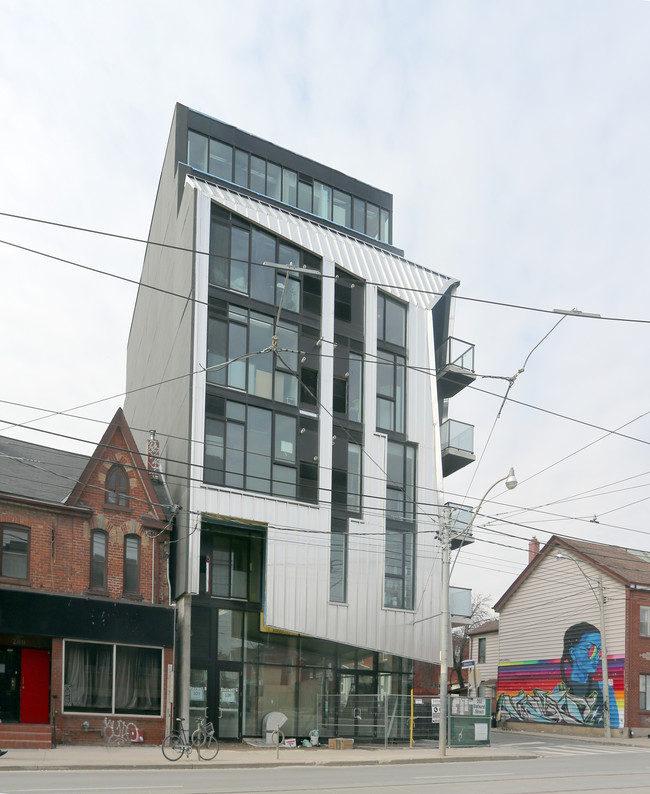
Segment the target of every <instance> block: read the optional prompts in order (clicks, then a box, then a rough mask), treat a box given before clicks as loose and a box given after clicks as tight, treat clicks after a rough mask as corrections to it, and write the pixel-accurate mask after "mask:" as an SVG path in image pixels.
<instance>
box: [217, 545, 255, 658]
mask: <svg viewBox="0 0 650 794" xmlns="http://www.w3.org/2000/svg"><path fill="white" fill-rule="evenodd" d="M263 554H264V539H263V537H262V535H261V533H247V532H242V531H238V530H234V529H233V530H230V531H228V530H223V531H218V532H215V531H209V530H204V531H203V532H202V533H201V566H202V568H201V591H202V592H203V591H205V592H206V593H209V594H210V595H213V596H216V597H219V598H240V599H246V600H248V601H256V602H258V601H261V600H262V595H261V593H262V590H261V588H262V569H263ZM228 614H230V613H228ZM224 619H225V618H224ZM229 620H230V623H231V624H232V627H233V628H232V631H233V632H234V631H235V628H236V623H235V622H233V621H235V618H232V619H229ZM237 625H238V624H237ZM222 630H223V631H226V628H225V623H224V625H223V626H221V623H220V628H219V631H220V632H222ZM238 631H239V632H240V634H239V636H241V629H239V630H238ZM233 636H234V634H233ZM232 661H235V659H232Z"/></svg>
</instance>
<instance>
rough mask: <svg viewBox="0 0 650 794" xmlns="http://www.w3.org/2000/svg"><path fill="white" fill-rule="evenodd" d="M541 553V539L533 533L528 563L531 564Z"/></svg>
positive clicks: (529, 543)
mask: <svg viewBox="0 0 650 794" xmlns="http://www.w3.org/2000/svg"><path fill="white" fill-rule="evenodd" d="M538 554H539V541H538V540H537V538H536V537H535V536H534V535H533V537H532V539H531V540H529V541H528V564H529V565H530V563H531V562H533V560H535V558H536V557H537V555H538Z"/></svg>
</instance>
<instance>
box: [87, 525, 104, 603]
mask: <svg viewBox="0 0 650 794" xmlns="http://www.w3.org/2000/svg"><path fill="white" fill-rule="evenodd" d="M90 544H91V549H90V587H91V588H92V589H93V590H106V586H107V584H106V566H107V561H108V534H107V533H106V532H104V530H103V529H93V531H92V535H91V539H90Z"/></svg>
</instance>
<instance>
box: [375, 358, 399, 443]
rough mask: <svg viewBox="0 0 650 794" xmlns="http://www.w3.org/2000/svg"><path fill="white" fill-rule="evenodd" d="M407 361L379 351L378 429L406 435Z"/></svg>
mask: <svg viewBox="0 0 650 794" xmlns="http://www.w3.org/2000/svg"><path fill="white" fill-rule="evenodd" d="M405 372H406V359H405V358H404V356H399V355H397V354H395V353H390V352H388V351H386V350H381V349H379V350H377V427H378V428H379V429H381V430H393V431H394V432H396V433H404V425H405V417H406V406H405V402H406V401H405V380H406V378H405Z"/></svg>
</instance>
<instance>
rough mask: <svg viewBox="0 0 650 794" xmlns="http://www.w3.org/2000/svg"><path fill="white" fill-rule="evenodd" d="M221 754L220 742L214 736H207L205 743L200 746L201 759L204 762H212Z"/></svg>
mask: <svg viewBox="0 0 650 794" xmlns="http://www.w3.org/2000/svg"><path fill="white" fill-rule="evenodd" d="M218 752H219V742H218V741H217V740H216V739H215V738H214V736H206V738H205V741H204V742H203V743H202V744H200V745H199V758H201V759H202V760H203V761H212V759H213V758H216V757H217V753H218Z"/></svg>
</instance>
